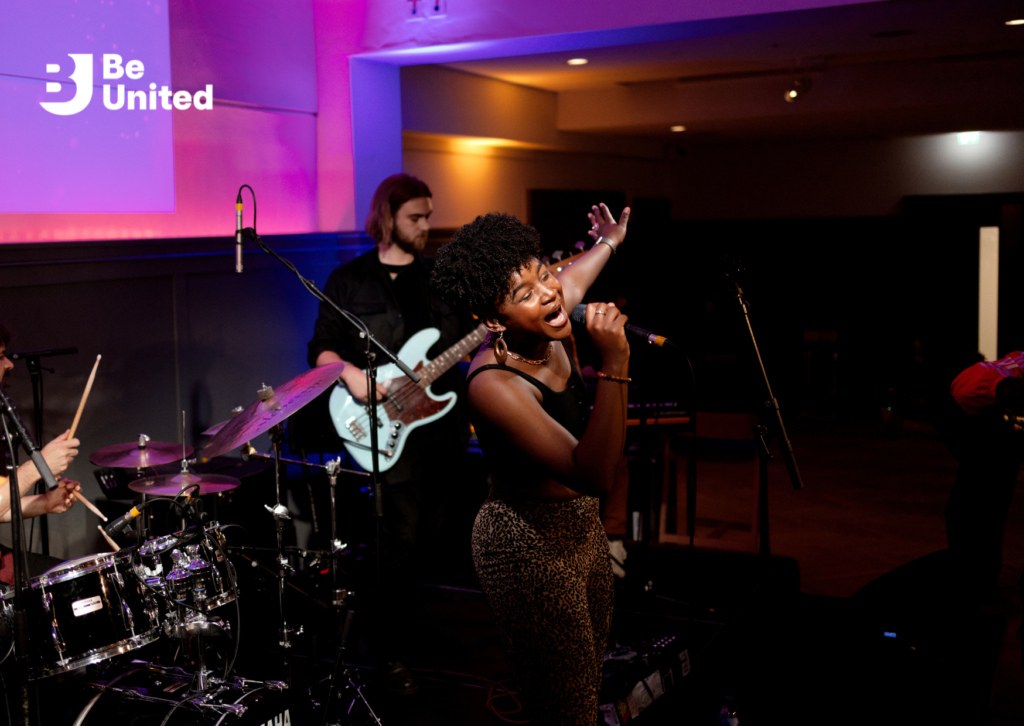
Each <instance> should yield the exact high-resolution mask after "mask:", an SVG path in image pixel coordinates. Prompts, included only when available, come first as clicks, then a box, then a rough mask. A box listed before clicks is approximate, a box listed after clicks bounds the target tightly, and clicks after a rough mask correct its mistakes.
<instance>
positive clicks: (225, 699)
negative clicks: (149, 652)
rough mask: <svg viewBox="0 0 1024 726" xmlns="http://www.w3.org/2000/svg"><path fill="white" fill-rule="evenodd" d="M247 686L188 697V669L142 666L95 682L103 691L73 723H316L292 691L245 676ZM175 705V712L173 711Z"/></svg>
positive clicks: (245, 725) (296, 725) (82, 725)
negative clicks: (298, 706)
mask: <svg viewBox="0 0 1024 726" xmlns="http://www.w3.org/2000/svg"><path fill="white" fill-rule="evenodd" d="M242 683H243V685H228V684H224V685H221V686H216V687H214V688H213V689H211V690H210V691H208V693H207V694H206V695H204V696H203V697H202V698H201V699H197V700H200V701H201V702H202V705H201V706H199V705H196V704H194V703H191V702H187V701H188V699H189V698H190V697H191V696H193V695H195V694H192V693H190V691H189V685H190V679H189V676H188V675H186V674H182V675H169V674H167V673H164V672H159V671H155V670H151V669H148V668H137V669H134V670H130V671H127V672H125V673H121V674H120V675H117V676H114V677H111V678H106V679H104V680H99V681H93V682H91V683H90V684H89V685H90V686H91V687H93V688H96V689H98V690H99V692H98V693H96V694H95V695H93V696H92V698H91V699H90V700H89V701H88V702H87V703H86V704H85V706H84V707H83V708H82V709H81V710H80V711H79V713H78V717H77V718H76V719H75V720H74V722H73V725H72V726H110V724H125V726H129V725H130V726H160V724H162V723H164V719H165V718H167V716H168V714H171V716H170V720H168V721H167V726H227V725H228V724H231V725H232V726H250V725H251V726H265V724H267V723H270V724H275V726H301V725H302V724H307V723H312V721H310V717H311V715H312V712H311V711H310V710H309V708H308V707H306V708H305V709H301V710H296V708H295V706H293V705H292V704H291V703H290V694H289V692H288V691H287V690H281V689H280V688H275V687H269V686H268V685H266V684H264V683H259V682H255V681H244V682H242ZM172 709H174V710H173V713H172Z"/></svg>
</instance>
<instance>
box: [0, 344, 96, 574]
mask: <svg viewBox="0 0 1024 726" xmlns="http://www.w3.org/2000/svg"><path fill="white" fill-rule="evenodd" d="M77 352H78V348H48V349H46V350H19V351H16V352H14V353H8V354H7V357H8V358H10V359H11V360H12V361H15V360H24V361H25V368H26V369H27V370H28V375H29V378H30V379H31V380H32V419H33V420H32V423H33V429H34V433H35V435H36V441H42V440H43V371H48V372H50V373H55V372H56V371H54V370H53V369H52V368H44V367H43V366H42V365H40V363H39V359H40V358H49V357H50V356H55V355H72V354H74V353H77ZM45 493H46V490H45V488H44V485H43V482H42V480H40V481H39V484H37V485H36V494H45ZM39 538H40V540H41V541H42V543H43V554H44V555H49V554H50V527H49V525H48V523H47V521H46V515H45V514H44V515H42V516H41V517H39ZM32 540H33V537H32V536H31V535H30V536H29V538H28V549H32Z"/></svg>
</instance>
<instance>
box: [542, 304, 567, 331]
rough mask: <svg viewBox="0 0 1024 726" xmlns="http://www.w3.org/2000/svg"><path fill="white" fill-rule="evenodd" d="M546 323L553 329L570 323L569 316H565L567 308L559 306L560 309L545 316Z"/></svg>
mask: <svg viewBox="0 0 1024 726" xmlns="http://www.w3.org/2000/svg"><path fill="white" fill-rule="evenodd" d="M544 322H545V323H547V324H548V325H550V326H551V327H553V328H561V327H562V326H564V325H565V324H566V323H567V322H569V316H568V315H566V314H565V308H563V307H562V306H561V305H559V306H558V308H556V309H555V310H553V311H552V312H551V313H549V314H548V315H545V316H544Z"/></svg>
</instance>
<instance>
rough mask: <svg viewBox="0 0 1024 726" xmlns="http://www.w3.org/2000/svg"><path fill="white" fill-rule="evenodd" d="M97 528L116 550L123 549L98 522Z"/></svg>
mask: <svg viewBox="0 0 1024 726" xmlns="http://www.w3.org/2000/svg"><path fill="white" fill-rule="evenodd" d="M83 501H84V500H83ZM96 529H98V530H99V531H100V534H102V535H103V539H105V540H106V541H107V544H109V545H110V546H111V547H113V548H114V552H120V551H121V548H120V547H118V546H117V542H115V541H114V540H113V539H111V538H110V535H109V534H107V533H106V532H104V531H103V527H101V526H99V525H98V524H97V525H96Z"/></svg>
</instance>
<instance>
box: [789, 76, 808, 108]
mask: <svg viewBox="0 0 1024 726" xmlns="http://www.w3.org/2000/svg"><path fill="white" fill-rule="evenodd" d="M810 90H811V81H810V79H809V78H798V79H796V80H795V81H793V85H791V86H790V87H789V90H787V91H786V93H785V94H784V95H783V96H782V97H783V98H785V99H786V102H787V103H793V102H794V101H795V100H797V99H798V98H802V97H803V96H804V95H806V94H807V92H808V91H810Z"/></svg>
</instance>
